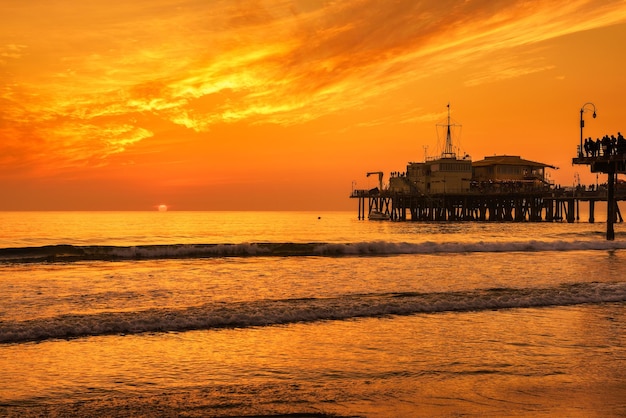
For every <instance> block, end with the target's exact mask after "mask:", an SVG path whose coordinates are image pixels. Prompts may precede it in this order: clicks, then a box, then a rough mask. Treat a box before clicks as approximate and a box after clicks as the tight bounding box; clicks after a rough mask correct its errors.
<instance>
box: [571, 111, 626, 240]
mask: <svg viewBox="0 0 626 418" xmlns="http://www.w3.org/2000/svg"><path fill="white" fill-rule="evenodd" d="M582 126H584V125H582V123H581V130H582ZM581 137H582V134H581ZM620 137H621V134H620ZM622 141H623V138H620V146H619V148H617V147H616V148H615V149H614V150H613V151H611V150H610V149H607V148H602V149H599V150H598V151H597V153H593V154H592V155H591V156H589V154H588V153H586V154H585V155H583V152H582V148H579V150H578V157H577V158H573V159H572V164H578V165H588V166H589V168H590V169H591V172H592V173H606V174H607V191H606V198H605V200H606V201H607V207H606V212H607V215H606V239H607V240H614V239H615V230H614V228H613V224H614V223H615V221H616V220H618V219H619V221H620V222H622V216H621V214H620V211H619V206H618V204H617V202H618V201H620V200H624V196H623V191H622V190H616V184H615V183H616V181H615V180H616V175H617V174H618V173H622V174H623V173H626V149H624V146H623V145H621V142H622ZM581 142H582V140H581ZM592 211H593V209H592V207H590V213H592Z"/></svg>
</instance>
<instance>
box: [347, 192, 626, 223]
mask: <svg viewBox="0 0 626 418" xmlns="http://www.w3.org/2000/svg"><path fill="white" fill-rule="evenodd" d="M350 198H352V199H357V200H358V208H359V209H358V219H366V218H369V217H370V216H371V214H373V213H376V214H382V215H384V218H383V219H389V220H393V221H485V222H546V221H547V222H568V223H572V222H576V221H579V220H580V212H581V211H580V206H581V204H583V205H584V204H586V205H588V211H587V213H588V218H587V220H588V222H590V223H594V222H595V208H596V203H597V202H607V201H608V190H605V189H604V188H601V189H599V190H593V191H588V190H582V189H578V190H574V191H569V190H564V189H554V190H539V191H527V192H491V193H484V192H479V191H474V192H472V191H470V192H467V193H457V194H431V195H425V194H421V193H406V192H397V191H396V192H394V191H389V190H379V189H377V188H376V189H372V190H354V191H353V192H352V194H351V195H350ZM618 200H620V201H621V200H626V189H619V190H618V191H617V192H615V190H614V191H613V201H614V202H616V201H618ZM613 209H614V210H613V215H612V216H613V220H614V221H616V220H617V221H619V222H623V218H622V214H621V213H620V210H619V207H618V206H617V205H616V204H614V205H613Z"/></svg>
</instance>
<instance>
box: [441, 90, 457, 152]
mask: <svg viewBox="0 0 626 418" xmlns="http://www.w3.org/2000/svg"><path fill="white" fill-rule="evenodd" d="M438 126H445V127H446V144H445V146H444V149H443V152H442V153H441V158H456V153H455V152H454V148H453V146H452V130H451V127H452V126H457V125H453V124H452V118H451V117H450V102H448V122H447V123H446V124H445V125H438Z"/></svg>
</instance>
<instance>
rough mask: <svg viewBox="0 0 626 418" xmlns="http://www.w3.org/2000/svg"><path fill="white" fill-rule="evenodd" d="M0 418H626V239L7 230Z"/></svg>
mask: <svg viewBox="0 0 626 418" xmlns="http://www.w3.org/2000/svg"><path fill="white" fill-rule="evenodd" d="M0 230H1V234H0V295H2V302H1V303H0V416H64V417H65V416H102V417H104V416H107V417H108V416H269V415H292V416H350V417H354V416H358V417H408V416H441V417H444V416H446V417H447V416H488V417H500V416H520V417H526V416H528V417H530V416H532V417H536V416H574V417H577V416H580V417H611V416H626V229H625V228H624V226H623V225H622V224H616V226H615V234H616V239H615V241H606V240H605V231H606V225H605V224H603V223H595V224H589V223H586V222H579V223H573V224H567V223H488V222H483V223H481V222H468V223H463V222H459V223H419V222H415V223H414V222H404V223H402V222H375V221H367V220H357V219H356V211H355V212H354V213H353V212H320V213H313V212H172V211H170V212H102V213H93V212H89V213H88V212H84V213H83V212H77V213H74V212H54V213H48V212H26V213H24V212H21V213H16V212H4V213H2V212H0Z"/></svg>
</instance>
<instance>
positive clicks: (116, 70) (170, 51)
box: [0, 0, 626, 211]
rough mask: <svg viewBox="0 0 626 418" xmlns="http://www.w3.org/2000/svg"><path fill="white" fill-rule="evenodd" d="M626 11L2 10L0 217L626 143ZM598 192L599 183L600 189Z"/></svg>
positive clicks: (103, 5)
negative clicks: (596, 141)
mask: <svg viewBox="0 0 626 418" xmlns="http://www.w3.org/2000/svg"><path fill="white" fill-rule="evenodd" d="M624 42H626V1H624V0H604V1H599V0H596V1H590V0H546V1H530V2H529V1H526V0H524V1H521V0H520V1H516V0H495V1H494V0H477V1H472V0H466V1H443V0H425V1H419V2H417V1H414V0H397V1H378V0H353V1H338V2H336V1H330V0H329V1H322V0H301V1H297V0H293V1H287V0H276V1H269V0H268V1H264V0H257V1H252V0H251V1H245V0H242V1H235V0H212V1H204V0H134V1H132V2H129V1H120V0H108V1H100V0H93V1H81V2H78V1H72V0H5V1H3V2H2V3H1V4H0V190H1V191H2V194H3V196H2V199H0V210H50V209H54V210H127V209H129V210H153V209H155V208H156V207H157V206H158V205H159V204H167V205H169V206H170V208H171V209H175V210H239V209H241V210H247V209H255V210H260V209H263V210H265V209H267V210H276V209H285V210H296V209H300V210H325V209H328V210H335V209H338V210H341V209H348V210H351V209H354V210H355V211H356V201H354V200H351V199H348V195H349V194H350V191H351V188H352V184H353V182H356V187H358V188H366V187H373V186H375V185H376V179H374V178H373V177H370V178H367V177H366V176H365V174H366V172H368V171H384V172H385V176H388V174H389V172H390V171H404V170H405V169H406V163H407V162H408V161H422V160H423V158H424V146H428V151H427V152H428V153H429V155H432V154H435V153H436V152H437V142H438V140H437V132H436V128H435V126H436V124H437V123H439V122H441V121H442V120H443V119H444V118H445V114H446V105H447V103H448V102H450V103H451V107H452V112H453V113H452V116H453V118H454V120H455V121H456V122H458V123H460V124H462V132H461V137H460V146H461V148H462V150H463V151H464V152H467V153H469V154H470V155H471V156H472V158H473V159H474V160H479V159H482V158H483V157H484V156H486V155H494V154H509V155H521V156H522V157H523V158H526V159H531V160H535V161H541V162H545V163H548V164H552V165H555V166H558V167H559V170H556V171H553V172H552V173H551V178H552V179H553V180H555V181H556V182H557V183H560V184H562V185H564V186H571V185H572V184H573V182H574V177H575V175H576V173H579V175H580V178H581V180H582V182H583V183H595V174H594V175H592V174H590V173H589V169H588V168H587V167H586V166H572V164H571V159H572V157H574V156H575V153H576V146H577V145H578V143H579V140H580V129H579V118H580V109H581V107H582V105H583V104H584V103H586V102H593V103H594V104H595V106H596V108H597V114H598V117H597V119H592V117H591V112H586V113H585V114H584V116H585V121H586V127H585V132H584V133H585V136H593V137H597V136H602V135H604V134H607V133H608V134H616V133H617V132H618V131H620V130H621V131H622V132H625V131H626V81H625V80H626V76H625V75H624V74H625V73H624V71H625V70H624V69H625V68H626V54H624ZM601 182H602V179H601Z"/></svg>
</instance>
